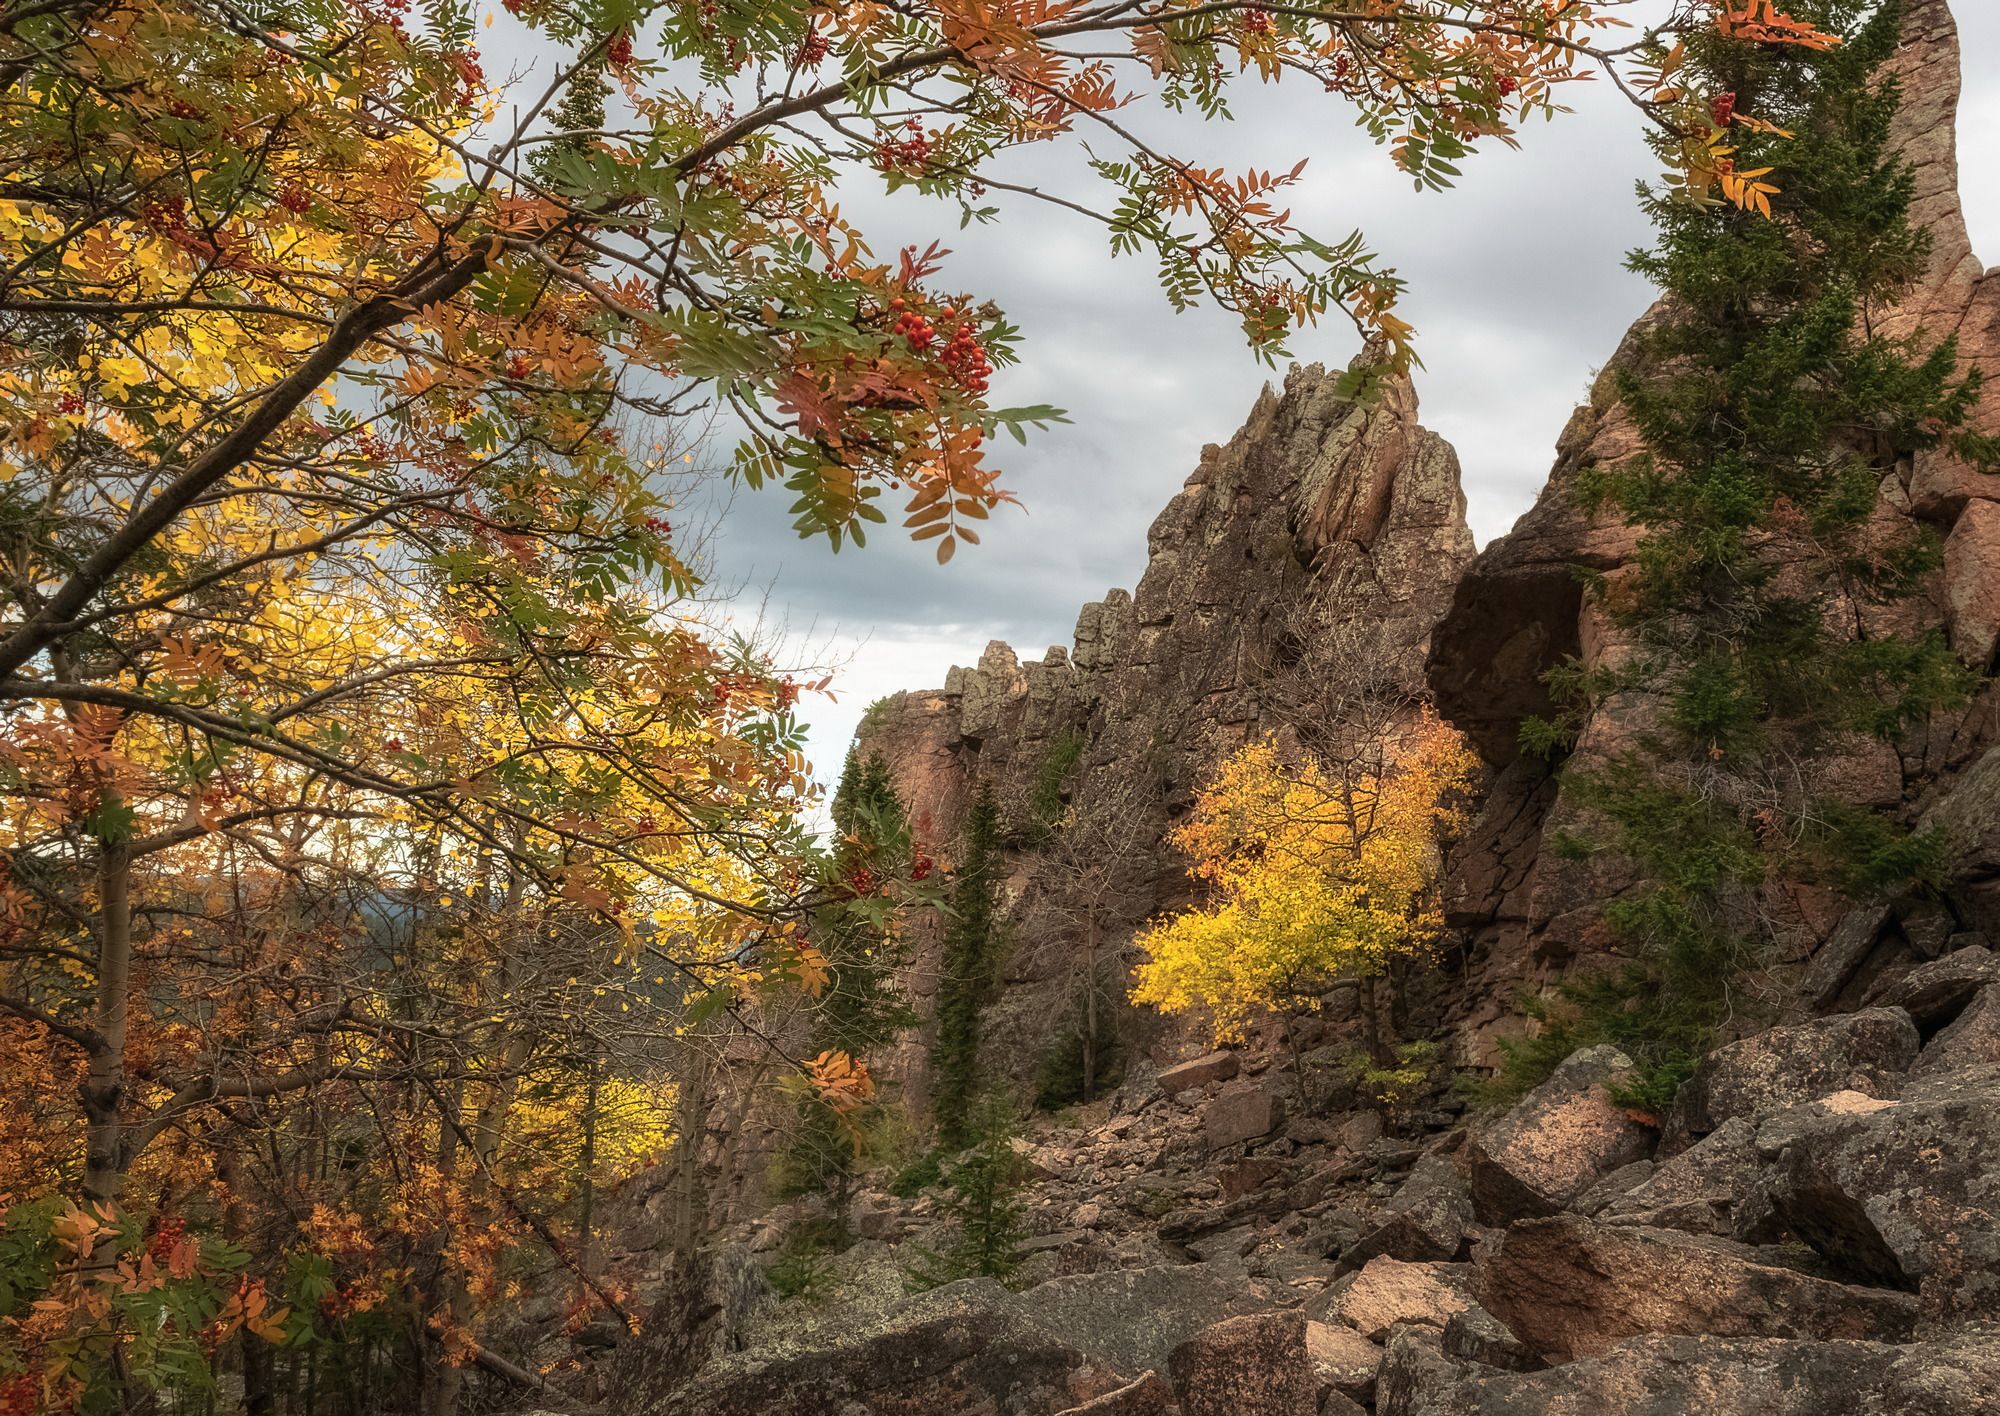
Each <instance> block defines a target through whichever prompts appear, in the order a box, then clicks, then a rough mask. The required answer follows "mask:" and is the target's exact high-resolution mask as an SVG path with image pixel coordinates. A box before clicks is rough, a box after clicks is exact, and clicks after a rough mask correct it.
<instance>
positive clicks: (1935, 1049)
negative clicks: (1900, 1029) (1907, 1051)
mask: <svg viewBox="0 0 2000 1416" xmlns="http://www.w3.org/2000/svg"><path fill="white" fill-rule="evenodd" d="M1996 1062H2000V984H1993V983H1989V984H1988V985H1986V987H1984V988H1982V989H1980V990H1979V992H1978V993H1976V994H1974V995H1973V998H1972V1001H1971V1002H1970V1003H1968V1004H1966V1005H1965V1011H1964V1012H1962V1013H1960V1014H1959V1015H1958V1016H1957V1017H1956V1018H1954V1019H1952V1021H1951V1022H1949V1023H1947V1024H1946V1025H1945V1027H1944V1029H1943V1030H1942V1031H1941V1032H1939V1033H1938V1035H1937V1036H1936V1037H1934V1038H1932V1039H1931V1040H1930V1041H1929V1042H1927V1043H1925V1044H1924V1050H1923V1054H1922V1055H1921V1056H1919V1057H1918V1058H1917V1065H1916V1066H1915V1067H1913V1068H1911V1069H1910V1075H1911V1076H1912V1077H1934V1076H1937V1075H1938V1074H1940V1073H1942V1072H1955V1071H1958V1070H1960V1069H1961V1068H1966V1067H1984V1066H1990V1065H1992V1064H1994V1063H1996Z"/></svg>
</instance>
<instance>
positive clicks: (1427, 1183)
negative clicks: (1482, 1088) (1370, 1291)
mask: <svg viewBox="0 0 2000 1416" xmlns="http://www.w3.org/2000/svg"><path fill="white" fill-rule="evenodd" d="M1475 1224H1476V1221H1475V1220H1474V1218H1473V1213H1472V1193H1471V1191H1470V1189H1468V1188H1467V1185H1466V1181H1465V1175H1464V1173H1463V1172H1461V1171H1460V1170H1459V1168H1458V1166H1457V1165H1456V1164H1455V1163H1454V1162H1453V1161H1452V1158H1451V1157H1450V1156H1448V1155H1438V1154H1431V1155H1427V1156H1425V1157H1424V1158H1423V1159H1422V1160H1419V1161H1418V1162H1417V1168H1416V1169H1415V1170H1413V1171H1411V1172H1410V1178H1409V1179H1407V1180H1405V1181H1404V1182H1403V1185H1402V1188H1401V1189H1399V1190H1398V1191H1396V1194H1395V1198H1393V1199H1391V1200H1390V1201H1389V1203H1388V1205H1387V1206H1386V1207H1385V1208H1384V1209H1383V1212H1382V1215H1381V1217H1380V1218H1379V1219H1378V1220H1377V1222H1376V1223H1375V1225H1374V1226H1373V1227H1372V1228H1370V1229H1369V1230H1368V1231H1367V1232H1366V1233H1364V1234H1362V1235H1361V1237H1360V1238H1358V1239H1356V1240H1355V1241H1354V1242H1353V1243H1352V1244H1349V1245H1347V1246H1346V1247H1344V1248H1343V1249H1342V1250H1341V1251H1340V1261H1339V1263H1338V1264H1337V1265H1336V1266H1335V1271H1336V1272H1339V1273H1346V1272H1348V1271H1349V1270H1352V1269H1358V1268H1361V1267H1363V1266H1364V1265H1365V1264H1367V1263H1368V1261H1369V1260H1370V1259H1374V1258H1379V1257H1381V1256H1382V1255H1384V1254H1386V1255H1388V1256H1389V1257H1390V1258H1392V1259H1403V1260H1405V1261H1406V1262H1411V1263H1432V1262H1450V1261H1452V1260H1457V1259H1463V1258H1464V1257H1465V1256H1466V1252H1467V1250H1468V1248H1469V1247H1470V1241H1471V1235H1472V1231H1473V1228H1474V1226H1475Z"/></svg>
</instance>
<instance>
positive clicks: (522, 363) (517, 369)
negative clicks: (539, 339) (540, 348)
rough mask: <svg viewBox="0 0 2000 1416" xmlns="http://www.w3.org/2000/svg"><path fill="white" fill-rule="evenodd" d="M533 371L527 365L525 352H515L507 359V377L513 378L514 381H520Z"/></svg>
mask: <svg viewBox="0 0 2000 1416" xmlns="http://www.w3.org/2000/svg"><path fill="white" fill-rule="evenodd" d="M533 372H534V370H533V369H532V368H531V367H530V366H529V364H528V357H527V355H525V354H516V355H514V356H513V357H512V358H511V359H509V360H508V361H507V377H508V378H510V379H513V380H514V381H515V382H516V383H519V382H521V381H522V380H523V379H525V378H527V377H528V375H529V374H531V373H533Z"/></svg>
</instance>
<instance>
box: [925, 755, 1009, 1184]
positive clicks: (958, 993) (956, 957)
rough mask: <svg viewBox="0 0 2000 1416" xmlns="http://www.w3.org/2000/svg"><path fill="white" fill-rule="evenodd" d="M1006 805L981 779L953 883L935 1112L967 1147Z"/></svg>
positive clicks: (944, 1132) (951, 1139)
mask: <svg viewBox="0 0 2000 1416" xmlns="http://www.w3.org/2000/svg"><path fill="white" fill-rule="evenodd" d="M999 852H1000V808H999V806H998V804H997V803H996V801H995V800H994V796H993V788H992V787H991V786H990V785H989V784H986V783H982V784H981V785H980V787H979V789H978V791H977V792H976V793H974V795H973V798H972V809H971V812H970V814H969V815H968V816H967V818H966V826H965V856H964V859H963V860H962V861H961V862H960V863H959V867H958V873H957V875H956V877H955V878H954V880H953V882H952V891H951V915H950V921H949V923H948V924H947V925H946V928H945V937H944V960H943V969H942V977H941V978H940V979H939V982H938V1003H937V1037H936V1040H935V1042H934V1043H933V1045H932V1048H931V1074H932V1079H933V1085H932V1101H931V1110H932V1115H933V1116H935V1117H936V1119H937V1128H938V1138H939V1140H940V1141H942V1142H943V1143H944V1144H945V1145H947V1146H961V1145H964V1144H965V1143H966V1139H967V1137H968V1136H969V1135H970V1125H971V1113H972V1110H973V1106H972V1103H973V1098H974V1096H975V1094H976V1093H977V1091H978V1089H979V1076H978V1071H979V1015H980V1013H981V1012H982V1011H983V1010H984V1008H985V1005H986V995H987V992H988V991H989V990H990V989H991V987H992V983H993V970H994V965H995V962H996V960H995V954H996V953H997V949H996V948H995V938H994V931H995V927H996V922H995V918H994V913H995V912H994V887H995V884H996V876H997V874H998V869H999Z"/></svg>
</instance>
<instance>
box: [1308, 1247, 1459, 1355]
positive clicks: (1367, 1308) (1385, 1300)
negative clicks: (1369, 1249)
mask: <svg viewBox="0 0 2000 1416" xmlns="http://www.w3.org/2000/svg"><path fill="white" fill-rule="evenodd" d="M1470 1281H1471V1269H1470V1268H1469V1266H1467V1265H1465V1264H1406V1263H1403V1262H1402V1261H1401V1260H1399V1259H1392V1258H1389V1257H1387V1256H1383V1257H1381V1258H1376V1259H1371V1260H1369V1262H1368V1264H1367V1266H1366V1267H1365V1268H1363V1269H1362V1270H1361V1271H1360V1272H1359V1273H1353V1274H1349V1275H1348V1276H1347V1277H1345V1278H1343V1279H1340V1280H1338V1281H1336V1282H1335V1283H1334V1284H1333V1285H1331V1286H1330V1287H1328V1288H1327V1289H1326V1290H1325V1291H1324V1292H1323V1293H1321V1294H1319V1295H1318V1296H1317V1297H1315V1298H1314V1299H1313V1300H1312V1301H1311V1302H1309V1303H1307V1304H1306V1316H1307V1317H1308V1318H1313V1319H1316V1320H1320V1321H1325V1322H1342V1323H1345V1324H1347V1325H1348V1326H1349V1327H1351V1328H1353V1329H1354V1330H1355V1331H1356V1332H1358V1333H1360V1334H1361V1335H1362V1336H1363V1337H1365V1338H1368V1339H1369V1340H1370V1341H1373V1342H1380V1341H1381V1340H1382V1339H1383V1338H1384V1337H1385V1336H1387V1334H1388V1332H1389V1329H1391V1328H1393V1327H1395V1326H1397V1325H1398V1324H1400V1323H1418V1324H1422V1325H1423V1326H1426V1327H1433V1328H1442V1327H1443V1326H1444V1325H1445V1323H1446V1321H1447V1320H1449V1319H1450V1317H1451V1315H1452V1314H1453V1313H1457V1312H1462V1311H1463V1310H1465V1309H1467V1308H1469V1307H1471V1306H1472V1291H1471V1286H1470Z"/></svg>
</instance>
